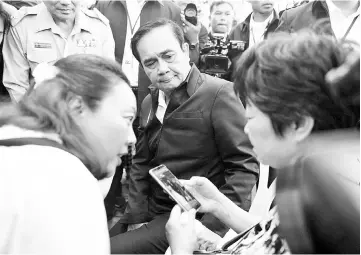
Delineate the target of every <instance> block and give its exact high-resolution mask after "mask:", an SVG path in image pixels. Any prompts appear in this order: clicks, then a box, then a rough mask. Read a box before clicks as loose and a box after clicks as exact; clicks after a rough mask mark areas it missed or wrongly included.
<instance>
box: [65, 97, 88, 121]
mask: <svg viewBox="0 0 361 255" xmlns="http://www.w3.org/2000/svg"><path fill="white" fill-rule="evenodd" d="M67 104H68V109H69V112H70V114H71V115H73V116H76V117H79V116H82V115H83V114H84V110H85V105H84V101H83V100H82V99H81V97H79V96H76V95H71V96H69V97H68V100H67Z"/></svg>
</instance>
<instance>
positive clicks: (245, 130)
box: [244, 121, 249, 136]
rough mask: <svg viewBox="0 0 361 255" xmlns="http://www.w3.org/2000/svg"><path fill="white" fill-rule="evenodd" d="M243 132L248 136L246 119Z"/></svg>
mask: <svg viewBox="0 0 361 255" xmlns="http://www.w3.org/2000/svg"><path fill="white" fill-rule="evenodd" d="M244 133H245V134H246V135H247V136H248V133H249V127H248V121H247V123H246V125H245V126H244Z"/></svg>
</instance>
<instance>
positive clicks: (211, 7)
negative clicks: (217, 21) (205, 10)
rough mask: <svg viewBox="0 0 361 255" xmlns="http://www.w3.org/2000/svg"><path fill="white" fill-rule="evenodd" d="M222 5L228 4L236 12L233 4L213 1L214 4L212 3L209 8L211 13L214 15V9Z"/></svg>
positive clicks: (221, 0) (222, 0) (219, 0)
mask: <svg viewBox="0 0 361 255" xmlns="http://www.w3.org/2000/svg"><path fill="white" fill-rule="evenodd" d="M221 4H228V5H229V6H231V7H232V10H234V7H233V5H232V3H231V2H229V1H225V0H218V1H213V2H212V4H211V6H210V7H209V13H210V14H212V12H213V9H214V8H215V7H217V6H219V5H221Z"/></svg>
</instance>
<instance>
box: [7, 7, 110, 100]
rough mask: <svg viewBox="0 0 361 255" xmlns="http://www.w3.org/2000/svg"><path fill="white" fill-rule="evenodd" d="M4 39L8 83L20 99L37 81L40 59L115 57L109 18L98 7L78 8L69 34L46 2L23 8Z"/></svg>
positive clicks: (9, 87)
mask: <svg viewBox="0 0 361 255" xmlns="http://www.w3.org/2000/svg"><path fill="white" fill-rule="evenodd" d="M11 21H12V27H11V28H10V30H9V33H8V34H7V35H6V37H5V39H4V48H3V55H4V78H3V82H4V86H5V87H6V88H7V90H8V91H9V94H10V96H11V98H12V99H13V100H16V101H18V100H19V99H20V98H21V97H22V96H23V95H24V94H25V93H26V91H27V90H28V89H29V87H30V86H33V85H34V78H33V75H32V73H33V72H34V69H35V68H36V66H37V65H38V64H39V63H43V62H45V63H49V64H54V63H55V62H56V61H57V60H59V59H61V58H63V57H66V56H68V55H72V54H79V53H86V54H96V55H100V56H103V57H108V58H111V59H115V56H114V47H115V45H114V39H113V34H112V31H111V28H110V25H109V21H108V19H107V18H105V17H104V16H103V15H102V14H101V13H100V12H99V11H98V10H97V9H94V10H88V9H80V10H78V12H77V14H76V17H75V24H74V28H73V30H72V32H71V33H70V35H69V36H68V37H67V38H66V37H65V36H64V35H63V33H62V31H61V29H60V28H59V27H58V26H57V25H56V24H55V22H54V20H53V18H52V16H51V13H50V12H49V11H48V9H47V8H46V6H45V5H44V4H43V3H42V4H39V5H37V6H34V7H24V8H21V9H20V10H19V11H18V12H17V14H16V15H15V16H13V17H12V20H11Z"/></svg>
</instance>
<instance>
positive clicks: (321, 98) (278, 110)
mask: <svg viewBox="0 0 361 255" xmlns="http://www.w3.org/2000/svg"><path fill="white" fill-rule="evenodd" d="M347 53H348V52H347V50H346V49H345V48H344V47H343V46H342V44H341V43H340V42H336V41H335V40H334V39H333V38H332V37H330V36H326V35H317V34H316V33H315V32H313V31H310V30H307V31H301V32H299V33H298V34H295V35H289V34H288V33H287V34H286V33H278V34H274V35H273V36H271V37H270V38H268V39H267V40H265V41H262V42H260V43H259V44H257V45H255V46H254V47H252V48H250V49H248V50H247V51H246V52H244V53H243V54H242V56H241V57H240V59H239V60H238V62H237V64H236V72H235V82H234V83H235V91H236V92H237V93H238V94H239V95H240V97H241V100H242V101H243V102H246V103H250V102H251V103H252V104H254V105H255V106H256V107H257V108H258V109H259V110H260V111H262V112H263V113H265V114H266V115H267V116H268V117H269V118H270V119H271V122H272V126H273V129H274V131H275V133H276V134H277V135H280V136H282V135H283V132H284V130H285V128H286V127H288V126H289V125H291V124H292V123H295V124H296V125H297V124H299V123H301V121H302V120H303V118H304V117H306V116H309V117H312V118H313V119H314V127H313V130H312V131H318V130H331V129H338V128H351V127H356V126H357V122H358V120H359V118H360V116H359V115H360V114H359V112H358V113H357V112H355V111H353V110H352V108H350V107H348V106H347V105H346V104H344V103H343V102H342V100H341V99H340V98H339V97H335V95H334V93H333V92H332V90H333V88H332V87H331V85H329V84H328V83H327V82H326V79H325V76H326V74H327V72H329V71H330V70H331V69H333V68H337V67H339V66H340V65H341V64H342V63H343V61H344V60H345V56H346V55H347ZM344 85H345V86H347V84H344ZM359 91H360V86H358V93H359Z"/></svg>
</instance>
